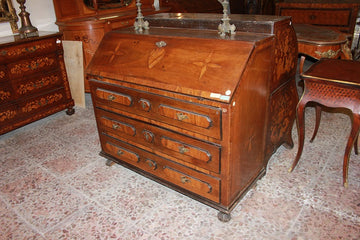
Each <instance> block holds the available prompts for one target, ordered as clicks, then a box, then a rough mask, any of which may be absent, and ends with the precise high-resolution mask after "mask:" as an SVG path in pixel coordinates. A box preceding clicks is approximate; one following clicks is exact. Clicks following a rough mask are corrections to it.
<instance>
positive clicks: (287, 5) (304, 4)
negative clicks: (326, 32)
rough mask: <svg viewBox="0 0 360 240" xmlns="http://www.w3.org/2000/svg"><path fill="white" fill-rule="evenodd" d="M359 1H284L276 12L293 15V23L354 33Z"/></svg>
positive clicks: (277, 5) (277, 6) (277, 7)
mask: <svg viewBox="0 0 360 240" xmlns="http://www.w3.org/2000/svg"><path fill="white" fill-rule="evenodd" d="M358 12H359V1H331V0H330V1H284V2H279V3H277V4H276V14H277V15H281V16H291V17H292V21H293V23H305V24H311V25H316V26H320V27H327V28H331V29H335V30H338V31H341V32H344V33H348V34H350V35H353V34H354V29H355V24H356V18H357V15H358Z"/></svg>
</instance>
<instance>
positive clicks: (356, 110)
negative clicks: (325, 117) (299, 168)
mask: <svg viewBox="0 0 360 240" xmlns="http://www.w3.org/2000/svg"><path fill="white" fill-rule="evenodd" d="M300 76H301V78H302V79H303V80H304V93H303V95H302V97H301V99H300V101H299V103H298V105H297V116H296V118H297V127H298V135H299V149H298V152H297V155H296V157H295V160H294V162H293V164H292V166H291V168H290V169H289V171H290V172H291V171H292V170H293V169H294V168H295V166H296V164H297V163H298V161H299V159H300V157H301V154H302V150H303V146H304V135H305V132H304V110H305V107H306V104H307V103H308V102H315V103H317V104H321V105H323V106H327V107H332V108H347V109H349V110H350V111H351V112H352V114H353V122H352V128H351V132H350V135H349V139H348V141H347V144H346V148H345V154H344V163H343V184H344V186H345V187H347V186H348V163H349V156H350V152H351V148H352V146H353V144H354V143H355V146H356V147H355V153H356V154H357V138H358V134H359V128H360V62H357V61H349V60H341V59H321V60H320V61H318V62H316V63H315V64H313V65H312V66H311V67H310V68H309V69H308V70H307V71H306V72H305V73H304V74H301V75H300ZM319 109H320V108H319ZM317 113H320V111H319V110H318V109H317ZM317 119H319V118H317Z"/></svg>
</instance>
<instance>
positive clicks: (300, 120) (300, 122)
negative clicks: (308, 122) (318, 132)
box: [289, 96, 307, 172]
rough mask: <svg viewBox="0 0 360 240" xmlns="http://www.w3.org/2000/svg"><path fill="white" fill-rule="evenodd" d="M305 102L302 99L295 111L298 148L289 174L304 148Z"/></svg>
mask: <svg viewBox="0 0 360 240" xmlns="http://www.w3.org/2000/svg"><path fill="white" fill-rule="evenodd" d="M306 103H307V101H305V100H304V96H303V98H302V100H301V101H300V102H299V103H298V105H297V108H296V109H297V110H296V123H297V129H298V138H299V143H298V144H299V148H298V152H297V154H296V157H295V160H294V162H293V163H292V165H291V167H290V169H289V172H292V171H293V170H294V168H295V167H296V165H297V163H298V161H299V159H300V157H301V154H302V151H303V148H304V138H305V126H304V125H305V122H304V114H305V112H304V110H305V106H306Z"/></svg>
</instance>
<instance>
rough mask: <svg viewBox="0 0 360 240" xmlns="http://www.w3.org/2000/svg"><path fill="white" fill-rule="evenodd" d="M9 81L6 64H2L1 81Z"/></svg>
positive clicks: (0, 67) (0, 70)
mask: <svg viewBox="0 0 360 240" xmlns="http://www.w3.org/2000/svg"><path fill="white" fill-rule="evenodd" d="M6 81H9V80H8V78H7V74H6V68H5V66H0V82H6Z"/></svg>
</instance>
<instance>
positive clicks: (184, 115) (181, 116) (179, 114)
mask: <svg viewBox="0 0 360 240" xmlns="http://www.w3.org/2000/svg"><path fill="white" fill-rule="evenodd" d="M176 117H177V119H178V120H179V121H183V120H185V119H188V118H189V117H188V116H187V115H186V114H184V113H176Z"/></svg>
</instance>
